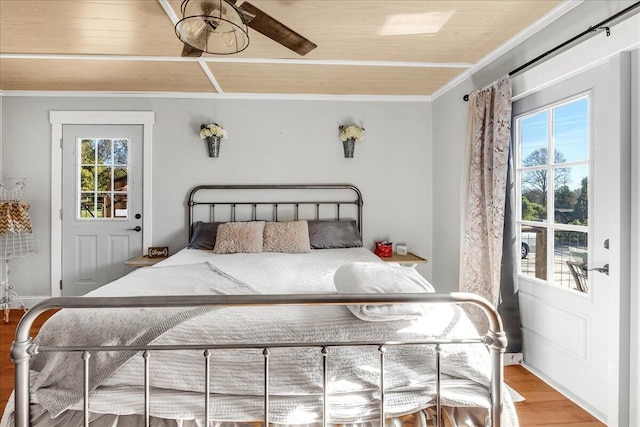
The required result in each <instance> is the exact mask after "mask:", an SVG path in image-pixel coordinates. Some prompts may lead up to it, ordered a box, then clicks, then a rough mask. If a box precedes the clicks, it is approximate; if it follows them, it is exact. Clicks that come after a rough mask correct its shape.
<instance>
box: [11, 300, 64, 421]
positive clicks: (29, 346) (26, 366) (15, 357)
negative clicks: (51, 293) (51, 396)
mask: <svg viewBox="0 0 640 427" xmlns="http://www.w3.org/2000/svg"><path fill="white" fill-rule="evenodd" d="M50 308H54V307H51V306H49V305H48V303H47V302H41V303H39V304H37V305H36V306H34V307H33V308H31V309H30V310H29V311H27V313H26V314H25V315H24V316H23V317H22V319H20V322H19V323H18V327H17V328H16V335H15V339H14V341H13V343H12V344H11V353H10V354H11V360H12V361H13V365H14V369H15V376H14V381H15V382H14V388H15V396H14V399H15V417H16V418H15V427H29V425H30V424H31V423H30V419H29V413H30V411H29V392H30V390H31V384H30V381H29V370H30V360H31V355H32V354H35V353H37V350H35V349H34V344H33V341H32V340H31V337H30V336H29V334H30V332H31V326H32V325H33V321H34V320H35V319H36V318H37V317H38V316H39V315H40V314H42V313H43V312H45V311H47V310H48V309H50Z"/></svg>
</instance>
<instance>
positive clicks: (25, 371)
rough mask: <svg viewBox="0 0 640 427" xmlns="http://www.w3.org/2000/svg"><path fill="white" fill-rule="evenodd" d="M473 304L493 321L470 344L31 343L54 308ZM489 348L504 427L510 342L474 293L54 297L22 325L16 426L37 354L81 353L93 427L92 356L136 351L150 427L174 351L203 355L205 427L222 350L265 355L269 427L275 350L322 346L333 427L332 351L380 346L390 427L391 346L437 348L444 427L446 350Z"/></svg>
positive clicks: (494, 404)
mask: <svg viewBox="0 0 640 427" xmlns="http://www.w3.org/2000/svg"><path fill="white" fill-rule="evenodd" d="M425 303H427V304H452V303H453V304H471V305H474V306H477V307H479V308H480V309H481V310H482V311H483V312H484V313H485V315H486V316H487V319H488V320H489V332H488V333H487V334H486V335H485V336H484V337H469V338H465V339H453V340H447V339H430V340H424V341H419V342H408V341H384V342H349V343H346V342H304V343H277V342H276V343H272V342H265V343H248V344H243V345H235V344H234V345H229V344H218V345H216V344H205V343H203V344H197V345H144V346H99V347H76V346H73V347H69V346H55V347H54V346H41V345H37V344H35V343H34V342H33V341H32V339H31V338H30V336H29V335H30V331H31V327H32V325H33V322H34V320H35V319H36V318H37V317H38V316H39V315H40V314H42V313H43V312H45V311H47V310H50V309H60V308H65V309H77V308H93V309H102V308H123V307H142V308H160V307H202V306H218V307H229V306H271V305H274V306H275V305H351V304H425ZM460 343H471V344H484V345H486V346H487V347H488V349H489V351H490V354H491V383H490V394H491V411H490V412H491V419H492V426H497V427H499V426H500V414H501V412H502V396H503V394H502V393H503V390H502V383H503V379H504V377H503V354H504V351H505V348H506V344H507V340H506V336H505V333H504V330H503V326H502V321H501V319H500V316H499V315H498V313H497V312H496V310H495V308H494V307H493V306H492V305H491V304H490V303H489V302H488V301H487V300H486V299H484V298H482V297H480V296H477V295H474V294H470V293H461V292H458V293H451V294H408V293H407V294H340V295H334V294H332V295H327V294H322V295H311V294H306V295H305V294H296V295H204V296H202V295H200V296H171V297H167V296H155V297H153V296H152V297H114V298H86V297H67V298H51V299H49V300H46V301H43V302H41V303H39V304H37V305H36V306H34V307H33V308H32V309H31V310H29V311H28V312H27V313H26V314H25V315H24V317H23V318H22V319H21V320H20V323H19V324H18V327H17V329H16V337H15V341H14V343H13V345H12V347H11V358H12V360H13V362H14V364H15V425H16V426H17V427H28V426H29V425H30V419H29V406H30V402H29V392H30V383H29V368H30V359H31V356H32V355H35V354H38V353H41V352H80V353H81V355H82V356H81V357H82V359H83V362H84V364H83V366H84V379H85V380H84V402H83V411H84V425H85V426H88V425H89V392H90V390H89V383H88V377H89V363H90V360H91V353H92V352H99V351H132V350H135V351H137V352H141V355H142V357H143V358H144V371H145V372H144V399H145V402H144V408H145V409H144V411H145V414H144V417H145V420H146V424H145V425H146V426H149V425H150V414H149V388H150V387H149V364H150V363H151V362H152V352H154V351H171V350H201V351H203V364H204V373H205V375H206V377H205V378H206V380H205V391H204V392H205V402H204V408H205V417H206V418H205V425H209V423H210V421H212V420H210V411H209V408H210V380H209V373H210V356H211V354H212V351H213V350H218V349H240V348H242V349H259V350H262V355H263V356H264V395H263V397H264V425H265V426H268V424H269V419H270V418H269V355H270V349H273V348H280V347H283V348H284V347H317V348H318V349H319V357H321V358H322V366H323V411H322V413H323V420H322V421H323V426H325V427H326V425H327V419H328V416H327V383H328V379H327V377H328V376H327V360H328V358H329V357H330V356H331V348H332V347H341V346H375V347H377V351H378V353H379V356H380V402H379V405H380V425H381V426H384V420H385V411H384V404H385V402H384V400H385V390H384V363H385V350H386V348H387V347H390V346H399V345H416V344H425V345H435V347H436V348H435V351H436V374H437V377H436V392H437V393H436V419H437V421H436V422H437V425H438V426H441V425H442V407H441V396H440V387H441V379H440V377H441V369H440V367H441V364H442V363H446V361H441V357H440V354H441V348H442V346H443V345H447V344H460Z"/></svg>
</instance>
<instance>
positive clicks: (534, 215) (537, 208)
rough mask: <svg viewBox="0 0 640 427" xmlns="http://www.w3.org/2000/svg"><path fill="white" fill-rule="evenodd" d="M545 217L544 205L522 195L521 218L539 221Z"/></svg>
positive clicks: (545, 208) (545, 209)
mask: <svg viewBox="0 0 640 427" xmlns="http://www.w3.org/2000/svg"><path fill="white" fill-rule="evenodd" d="M546 217H547V207H546V206H544V205H541V204H539V203H534V202H531V201H530V200H529V199H528V198H527V197H526V196H522V219H523V220H524V221H540V220H542V219H545V218H546Z"/></svg>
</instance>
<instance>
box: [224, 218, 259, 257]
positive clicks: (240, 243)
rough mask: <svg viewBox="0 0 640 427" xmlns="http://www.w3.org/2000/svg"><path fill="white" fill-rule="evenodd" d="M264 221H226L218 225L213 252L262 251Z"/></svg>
mask: <svg viewBox="0 0 640 427" xmlns="http://www.w3.org/2000/svg"><path fill="white" fill-rule="evenodd" d="M263 233H264V221H249V222H225V223H224V224H220V225H219V226H218V233H217V235H216V244H215V246H214V247H213V253H216V254H236V253H254V252H262V241H263Z"/></svg>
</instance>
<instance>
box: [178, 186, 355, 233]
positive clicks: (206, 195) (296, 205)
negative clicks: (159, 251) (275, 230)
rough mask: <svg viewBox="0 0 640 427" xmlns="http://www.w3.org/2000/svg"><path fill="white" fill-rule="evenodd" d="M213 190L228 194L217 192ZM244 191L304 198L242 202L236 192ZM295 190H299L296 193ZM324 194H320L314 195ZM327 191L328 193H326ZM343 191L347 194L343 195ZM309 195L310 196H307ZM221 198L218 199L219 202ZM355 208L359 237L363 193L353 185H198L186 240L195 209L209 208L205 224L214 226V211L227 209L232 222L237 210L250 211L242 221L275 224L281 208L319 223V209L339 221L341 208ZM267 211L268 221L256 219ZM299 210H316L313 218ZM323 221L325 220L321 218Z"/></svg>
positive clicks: (191, 200) (191, 199) (192, 197)
mask: <svg viewBox="0 0 640 427" xmlns="http://www.w3.org/2000/svg"><path fill="white" fill-rule="evenodd" d="M216 190H230V191H222V192H217V193H218V194H216ZM247 190H249V191H251V190H259V191H262V190H269V191H270V193H268V195H273V196H274V197H276V196H277V197H282V196H283V195H285V193H288V195H290V196H291V195H292V196H293V197H297V196H298V194H302V192H304V195H305V197H304V198H296V199H289V198H283V199H278V200H276V201H273V200H269V201H246V200H242V199H241V198H240V197H238V196H239V192H246V191H247ZM294 190H299V191H298V192H297V193H296V192H295V191H294ZM316 190H323V191H316ZM327 190H328V191H327ZM345 190H346V191H345ZM310 191H311V192H312V193H309V192H310ZM220 193H221V194H220ZM315 195H318V197H319V196H320V195H323V196H328V195H330V196H332V197H331V198H326V199H325V198H322V199H315V200H314V197H315ZM218 197H220V199H218ZM221 197H231V200H229V199H223V198H221ZM343 205H347V206H355V207H356V215H355V217H356V218H355V220H356V223H357V226H358V231H359V232H360V234H361V235H362V206H363V201H362V193H361V192H360V190H359V189H358V187H356V186H355V185H351V184H282V185H279V184H232V185H199V186H197V187H194V188H193V189H192V190H191V192H190V193H189V201H188V206H189V240H191V237H192V233H193V224H194V222H195V221H196V219H195V215H194V209H195V208H196V207H198V206H207V207H208V208H209V212H208V217H207V220H208V221H210V222H215V220H216V219H215V215H216V208H220V207H228V211H227V214H228V217H229V219H230V220H231V221H235V220H236V212H237V210H236V209H237V208H238V207H241V206H242V207H249V208H250V209H251V211H250V217H249V218H243V220H251V221H255V220H265V221H278V215H279V210H280V209H281V208H282V207H287V208H288V209H290V210H291V213H292V219H293V220H298V219H309V220H310V219H316V220H318V219H321V218H320V210H321V207H326V206H334V207H335V210H334V213H333V215H332V218H331V219H342V217H341V209H340V208H341V206H343ZM265 206H267V207H270V208H271V209H270V212H271V214H270V218H263V217H259V216H258V212H259V208H260V207H265ZM300 206H315V210H314V212H315V213H314V215H312V216H313V217H312V218H300V217H299V214H300ZM323 219H325V218H323Z"/></svg>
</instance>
